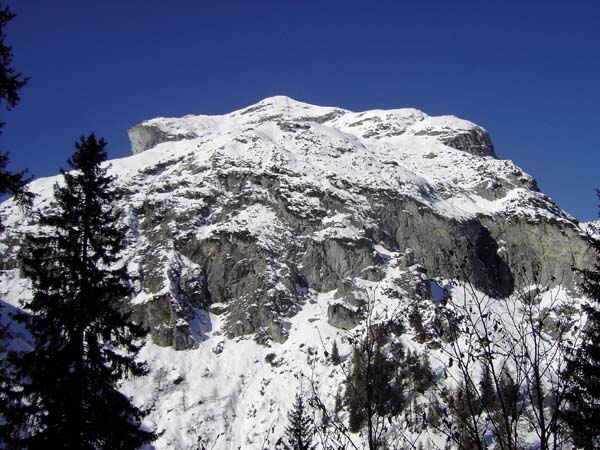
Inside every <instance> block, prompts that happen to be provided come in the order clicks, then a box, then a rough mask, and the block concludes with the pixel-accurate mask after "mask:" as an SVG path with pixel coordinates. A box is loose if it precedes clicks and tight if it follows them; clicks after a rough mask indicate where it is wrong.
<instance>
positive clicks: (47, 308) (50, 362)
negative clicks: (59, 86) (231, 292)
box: [10, 134, 155, 449]
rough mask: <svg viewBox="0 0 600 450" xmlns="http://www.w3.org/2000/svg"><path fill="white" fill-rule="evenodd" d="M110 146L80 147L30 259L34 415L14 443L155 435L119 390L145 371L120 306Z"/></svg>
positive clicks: (88, 141) (124, 289)
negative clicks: (121, 383)
mask: <svg viewBox="0 0 600 450" xmlns="http://www.w3.org/2000/svg"><path fill="white" fill-rule="evenodd" d="M105 145H106V142H105V141H104V140H103V139H100V140H96V138H95V137H94V135H93V134H92V135H90V136H89V137H87V138H84V137H82V138H81V140H80V142H79V143H77V144H76V145H75V146H76V152H75V153H74V154H73V156H72V157H71V158H70V159H69V161H68V163H69V165H70V167H71V169H73V170H72V172H70V173H66V172H64V171H62V174H63V176H64V183H63V185H56V186H55V199H56V200H55V204H54V208H53V210H52V212H51V213H49V214H47V215H44V216H42V217H41V218H40V225H41V229H42V230H43V232H42V235H41V236H36V237H30V244H29V250H28V251H27V254H26V255H25V256H24V259H23V270H24V273H25V275H26V276H27V277H28V278H29V279H30V280H31V282H32V285H33V297H32V299H31V300H30V301H26V302H23V306H24V307H25V308H26V309H28V310H29V311H30V312H31V318H30V319H29V320H28V321H27V326H28V328H29V330H30V332H31V334H32V336H33V338H34V340H35V347H34V349H33V351H31V352H30V353H28V354H26V355H25V356H24V357H22V358H21V360H20V361H19V363H18V365H19V367H20V368H21V376H22V380H24V382H23V385H22V398H23V399H24V400H23V403H22V406H21V408H20V409H21V410H23V411H25V414H26V416H27V417H28V419H27V421H26V422H25V423H19V421H18V420H17V419H15V421H14V423H11V424H10V425H11V427H12V430H13V433H14V431H15V430H17V433H18V434H19V440H20V442H18V443H16V444H14V445H13V446H14V447H15V448H22V447H26V448H30V449H37V448H63V449H109V448H110V449H133V448H138V447H140V446H141V445H143V444H145V443H148V442H151V441H152V440H153V439H154V437H155V436H154V434H153V433H151V432H148V431H144V430H142V429H141V428H140V425H141V424H140V422H141V419H142V418H143V416H144V412H142V411H141V410H139V409H138V408H136V407H135V406H133V405H132V404H131V403H130V401H129V399H128V398H127V397H125V396H124V395H123V394H122V393H120V392H119V391H118V389H117V386H118V383H119V381H120V380H121V379H122V377H124V376H127V375H132V376H139V375H142V374H144V373H146V368H145V366H144V365H143V364H142V363H139V362H136V360H135V357H136V355H137V353H138V351H139V344H138V343H137V341H138V340H139V339H141V338H142V337H143V336H144V334H145V333H144V331H143V330H142V329H141V328H140V327H139V326H137V325H135V324H133V323H131V322H130V321H129V320H128V316H127V314H125V313H124V312H123V307H124V304H123V302H124V300H125V299H126V298H127V297H128V296H129V295H130V293H131V288H130V284H129V280H128V275H127V272H126V268H125V267H123V266H122V265H120V264H119V253H120V252H121V250H122V249H123V246H124V232H123V230H122V229H121V228H119V227H118V225H117V220H118V214H117V213H116V212H115V211H114V208H113V204H114V202H115V200H116V199H117V197H118V196H117V194H116V192H115V190H114V189H113V188H112V187H111V183H112V178H111V177H109V176H107V174H106V168H104V167H102V165H101V164H102V163H103V162H104V161H105V160H106V152H105V150H104V147H105Z"/></svg>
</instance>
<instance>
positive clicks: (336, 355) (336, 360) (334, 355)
mask: <svg viewBox="0 0 600 450" xmlns="http://www.w3.org/2000/svg"><path fill="white" fill-rule="evenodd" d="M341 362H342V358H341V357H340V350H339V349H338V345H337V341H335V340H334V341H333V346H332V347H331V363H332V364H333V365H334V366H337V365H339V364H340V363H341Z"/></svg>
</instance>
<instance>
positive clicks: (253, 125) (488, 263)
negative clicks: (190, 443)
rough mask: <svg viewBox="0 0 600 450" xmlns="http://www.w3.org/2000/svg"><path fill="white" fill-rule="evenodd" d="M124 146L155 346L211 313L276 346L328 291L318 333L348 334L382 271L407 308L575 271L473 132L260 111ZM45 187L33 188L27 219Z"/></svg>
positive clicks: (139, 272)
mask: <svg viewBox="0 0 600 450" xmlns="http://www.w3.org/2000/svg"><path fill="white" fill-rule="evenodd" d="M129 135H130V138H131V142H132V149H133V153H134V156H133V157H130V158H125V159H123V160H115V161H112V162H111V165H112V169H111V170H112V173H113V174H114V175H115V176H116V179H117V183H118V185H119V186H120V187H121V188H122V189H123V190H124V192H125V196H124V199H123V200H122V203H121V204H120V205H118V206H119V208H122V209H123V210H124V211H125V212H126V214H125V217H127V221H128V226H129V229H130V233H129V245H128V250H127V252H126V255H125V257H126V260H127V261H128V264H129V267H130V270H131V272H132V274H133V275H134V276H135V277H136V291H137V295H136V296H135V298H133V299H132V302H131V307H132V310H133V312H134V317H135V318H137V319H138V320H140V321H141V322H143V323H144V324H146V325H147V326H148V327H149V328H150V329H151V333H152V338H153V340H154V342H155V343H156V344H158V345H161V346H172V347H174V348H176V349H187V348H192V347H194V346H197V345H198V344H199V343H200V342H202V341H203V339H204V338H205V333H206V332H207V331H210V329H211V325H210V320H209V317H213V315H216V316H218V317H220V318H221V320H223V323H224V327H223V332H224V333H225V334H226V335H227V336H229V337H230V338H234V337H239V336H245V335H252V336H253V337H254V338H255V339H256V340H257V341H259V342H261V343H269V342H271V341H275V342H284V341H285V340H286V339H287V338H288V336H289V323H290V318H292V317H294V316H295V315H296V314H297V313H298V311H299V310H300V308H301V305H302V304H303V301H304V300H305V298H306V295H307V293H308V292H329V291H332V290H337V294H336V297H337V299H336V301H335V302H334V303H332V304H331V305H330V306H329V311H328V317H329V322H330V323H331V324H333V325H335V326H338V327H340V328H348V327H351V326H352V325H353V324H355V323H358V321H359V320H360V308H359V306H360V300H357V299H356V293H355V292H354V291H353V288H352V286H354V285H356V283H360V280H369V281H374V282H379V281H381V280H383V279H384V278H385V277H386V275H385V274H386V271H388V269H389V268H390V264H392V263H393V264H395V265H396V266H398V265H400V267H404V268H405V269H406V270H407V271H408V269H409V268H410V267H413V266H415V265H418V267H420V268H421V269H420V270H421V271H420V272H418V273H419V274H420V275H419V276H418V277H417V278H418V279H417V281H415V278H414V277H413V276H408V277H404V278H402V277H400V278H398V279H397V280H396V281H395V283H396V285H397V286H398V288H399V289H404V290H407V291H409V292H413V293H415V295H416V294H417V293H418V294H419V295H421V296H428V295H429V294H428V293H427V289H426V288H423V287H422V286H421V287H419V286H420V285H419V283H420V281H419V280H420V279H421V278H423V277H425V278H428V277H429V278H432V277H444V278H453V277H457V276H465V275H466V276H468V277H469V279H470V280H471V281H472V282H473V283H474V284H475V286H476V287H477V288H479V289H481V290H483V291H486V292H488V293H490V294H492V295H494V296H507V295H509V294H510V293H511V292H512V291H513V289H514V288H515V286H517V285H519V284H520V283H525V282H527V280H528V279H531V278H532V277H533V276H534V275H536V276H537V274H538V272H539V274H540V275H539V276H541V277H543V281H544V282H545V283H547V284H549V285H552V284H556V283H559V282H560V283H562V284H564V285H565V286H569V287H570V286H573V277H572V274H571V265H576V266H585V265H586V264H589V262H590V258H591V256H590V255H588V253H587V252H588V250H587V243H586V238H585V236H584V234H583V233H582V231H581V230H580V228H579V226H578V224H577V222H576V221H575V220H574V219H573V218H572V217H570V216H569V215H567V214H565V213H564V212H563V211H561V210H560V209H559V208H558V207H557V206H556V205H555V204H554V203H553V202H552V200H550V199H549V198H548V197H546V196H545V195H544V194H542V193H540V192H539V191H538V189H537V185H536V183H535V181H534V180H533V179H532V178H531V177H530V176H529V175H527V174H525V173H524V172H523V171H522V170H521V169H519V168H518V167H517V166H515V165H514V164H513V163H512V162H511V161H504V160H499V159H497V158H496V155H495V151H494V148H493V146H492V143H491V141H490V138H489V136H488V134H487V132H486V131H485V130H484V129H483V128H481V127H479V126H477V125H475V124H472V123H470V122H467V121H464V120H461V119H457V118H455V117H452V116H445V117H430V116H427V115H426V114H424V113H422V112H420V111H417V110H413V109H400V110H392V111H367V112H360V113H355V112H350V111H346V110H343V109H339V108H324V107H317V106H312V105H308V104H304V103H300V102H296V101H294V100H292V99H289V98H286V97H273V98H269V99H266V100H263V101H261V102H259V103H258V104H256V105H254V106H251V107H249V108H246V109H243V110H240V111H235V112H233V113H231V114H227V115H224V116H186V117H184V118H181V119H163V118H159V119H153V120H150V121H147V122H144V123H142V124H140V125H137V126H135V127H133V128H131V129H130V130H129ZM54 181H55V180H54V179H45V180H38V181H36V182H34V183H33V184H32V190H33V191H37V192H39V193H41V196H40V197H39V198H38V200H37V201H38V204H37V207H39V208H42V209H43V208H45V207H47V206H48V204H49V203H48V201H49V198H48V197H49V195H50V194H49V192H48V191H49V190H48V187H49V186H50V185H51V184H52V183H53V182H54ZM2 210H3V211H2V212H3V213H4V214H5V215H7V216H8V220H7V232H6V233H5V237H4V240H3V242H4V250H5V251H4V261H3V264H4V266H5V267H13V266H14V265H15V263H14V255H15V253H16V251H17V249H18V246H19V235H20V226H21V225H20V224H21V221H22V220H23V219H22V218H20V216H19V214H20V213H19V212H18V211H17V210H16V209H15V207H14V205H13V204H12V203H11V202H7V203H5V204H4V205H3V206H2ZM533 262H535V263H536V264H537V265H538V266H539V268H538V267H536V266H534V265H533V264H532V263H533ZM415 267H417V266H415ZM523 269H524V270H523ZM407 273H408V272H407ZM423 274H427V275H426V276H425V275H423ZM415 283H416V284H415ZM415 286H416V287H415ZM206 311H210V313H211V314H212V315H209V314H207V312H206Z"/></svg>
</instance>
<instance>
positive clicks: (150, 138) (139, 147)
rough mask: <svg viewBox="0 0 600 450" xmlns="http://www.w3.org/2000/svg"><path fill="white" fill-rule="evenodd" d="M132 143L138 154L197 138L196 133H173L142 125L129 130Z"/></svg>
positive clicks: (156, 126)
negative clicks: (162, 144) (162, 145)
mask: <svg viewBox="0 0 600 450" xmlns="http://www.w3.org/2000/svg"><path fill="white" fill-rule="evenodd" d="M127 134H128V135H129V140H130V141H131V151H132V152H133V154H134V155H135V154H138V153H141V152H143V151H146V150H148V149H149V148H152V147H155V146H157V145H158V144H161V143H163V142H172V141H181V140H184V139H193V138H195V137H197V136H196V135H195V134H194V133H189V132H188V133H185V134H182V133H172V132H170V131H166V130H164V129H161V127H159V126H158V125H152V124H140V125H136V126H134V127H131V128H130V129H129V130H127Z"/></svg>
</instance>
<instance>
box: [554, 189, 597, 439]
mask: <svg viewBox="0 0 600 450" xmlns="http://www.w3.org/2000/svg"><path fill="white" fill-rule="evenodd" d="M598 194H599V197H600V192H599V193H598ZM590 245H591V247H592V249H593V250H594V251H595V252H596V255H597V259H596V263H595V264H594V267H593V268H591V269H577V272H579V273H580V274H581V276H582V279H583V280H582V284H581V287H582V289H583V292H584V293H585V294H586V295H587V296H588V297H589V298H590V300H591V303H589V304H587V305H585V306H584V308H583V309H584V311H585V313H586V314H587V323H586V325H585V329H584V331H583V343H582V345H581V346H580V347H579V349H577V350H576V351H575V352H574V354H573V355H572V357H571V358H570V359H569V361H568V364H567V370H566V373H565V376H566V385H567V386H568V390H567V394H566V404H567V406H566V408H564V411H563V419H564V420H565V422H566V423H567V425H568V426H569V428H570V430H571V433H572V438H573V441H574V443H575V444H576V445H577V446H581V447H583V448H585V449H586V450H587V449H593V448H600V240H597V239H594V240H592V241H591V244H590Z"/></svg>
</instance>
